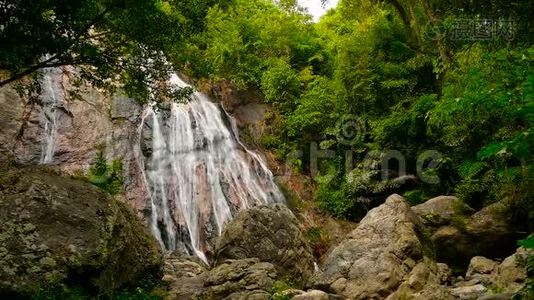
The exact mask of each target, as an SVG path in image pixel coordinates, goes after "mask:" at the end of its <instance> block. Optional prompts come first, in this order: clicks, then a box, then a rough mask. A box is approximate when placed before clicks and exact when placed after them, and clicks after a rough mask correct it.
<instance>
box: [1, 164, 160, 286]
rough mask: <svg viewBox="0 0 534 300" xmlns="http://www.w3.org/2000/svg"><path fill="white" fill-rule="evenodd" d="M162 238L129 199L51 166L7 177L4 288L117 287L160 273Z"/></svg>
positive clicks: (3, 226)
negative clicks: (130, 206)
mask: <svg viewBox="0 0 534 300" xmlns="http://www.w3.org/2000/svg"><path fill="white" fill-rule="evenodd" d="M161 266H162V255H161V252H160V250H159V247H158V245H157V243H156V242H155V241H154V239H153V238H152V236H151V235H150V234H149V233H148V232H147V231H146V230H145V228H144V227H143V226H142V224H141V223H140V222H139V220H138V219H137V217H136V216H135V215H134V214H133V213H132V212H131V211H130V209H128V208H127V207H126V206H125V205H124V204H123V203H120V202H117V201H114V200H112V199H110V198H108V196H107V195H105V194H104V193H102V192H101V191H99V190H98V189H97V188H96V187H94V186H92V185H90V184H88V183H85V182H80V181H77V180H73V179H69V178H65V177H60V176H58V175H55V174H53V173H50V172H48V171H47V170H43V169H38V170H22V171H20V170H19V171H11V172H9V173H7V174H2V176H1V177H0V294H4V295H6V296H7V295H11V296H13V295H19V296H22V295H28V294H32V293H33V292H35V291H36V290H37V289H39V288H42V287H54V286H61V285H67V286H68V285H79V286H83V287H85V288H86V289H88V290H90V291H91V290H92V291H96V290H107V291H109V290H114V289H117V288H120V287H125V286H128V285H130V284H132V285H135V284H137V283H138V281H139V280H141V279H148V280H150V279H154V280H158V279H159V278H161Z"/></svg>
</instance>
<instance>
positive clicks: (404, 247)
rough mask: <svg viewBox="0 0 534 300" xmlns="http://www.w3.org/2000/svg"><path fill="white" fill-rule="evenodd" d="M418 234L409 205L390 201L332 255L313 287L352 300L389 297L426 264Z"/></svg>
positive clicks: (399, 199) (395, 197)
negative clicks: (418, 268) (412, 273)
mask: <svg viewBox="0 0 534 300" xmlns="http://www.w3.org/2000/svg"><path fill="white" fill-rule="evenodd" d="M418 228H419V225H418V218H417V216H416V215H415V214H414V213H413V211H412V210H411V209H410V205H409V204H408V203H407V202H406V200H404V198H402V197H401V196H399V195H396V194H395V195H391V196H390V197H388V198H387V200H386V202H385V203H384V204H382V205H380V206H378V207H376V208H374V209H372V210H371V211H369V213H368V214H367V216H365V218H363V219H362V220H361V222H360V224H359V226H358V227H357V228H356V229H355V230H354V231H353V232H352V233H351V234H350V235H349V236H348V237H347V239H346V240H344V241H343V242H341V244H339V245H338V246H337V247H335V248H334V249H333V250H332V251H331V252H330V253H329V254H328V255H327V257H326V259H325V261H324V263H323V265H322V266H321V272H320V273H319V274H318V275H317V277H316V279H315V280H314V285H315V286H316V287H318V288H320V289H327V290H330V291H334V292H335V293H337V294H340V295H343V296H346V297H349V298H351V299H383V298H385V297H387V296H388V295H390V294H391V293H393V292H394V291H395V290H396V289H397V288H398V287H399V285H400V284H401V282H402V281H403V280H404V278H405V277H407V275H408V274H409V273H410V272H411V270H412V269H413V268H414V267H415V266H416V264H417V263H418V262H419V261H421V260H422V258H423V243H422V242H421V241H420V240H419V236H418V231H419V229H418Z"/></svg>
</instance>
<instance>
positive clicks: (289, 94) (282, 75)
mask: <svg viewBox="0 0 534 300" xmlns="http://www.w3.org/2000/svg"><path fill="white" fill-rule="evenodd" d="M261 90H262V92H263V94H264V95H265V100H267V101H268V102H270V103H276V104H287V105H291V104H293V103H294V102H295V101H296V99H297V97H298V96H299V93H300V81H299V78H298V74H297V73H296V72H295V70H293V68H291V66H290V65H289V63H288V62H287V61H285V60H284V59H279V58H276V59H271V60H270V62H268V67H267V70H266V71H265V72H264V73H263V75H262V76H261Z"/></svg>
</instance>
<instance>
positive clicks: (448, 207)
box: [412, 196, 473, 227]
mask: <svg viewBox="0 0 534 300" xmlns="http://www.w3.org/2000/svg"><path fill="white" fill-rule="evenodd" d="M412 210H413V211H414V212H415V213H416V214H417V215H418V216H419V217H421V219H422V220H423V224H424V225H426V226H430V227H439V226H444V225H449V224H450V223H451V222H452V221H453V219H454V218H455V217H461V216H463V215H466V214H470V213H472V212H473V209H472V208H471V207H469V206H468V205H467V204H465V203H463V202H462V201H460V200H459V199H458V198H456V197H454V196H439V197H436V198H432V199H430V200H428V201H426V202H424V203H422V204H419V205H415V206H413V207H412Z"/></svg>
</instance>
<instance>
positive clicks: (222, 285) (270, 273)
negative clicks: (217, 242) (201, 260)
mask: <svg viewBox="0 0 534 300" xmlns="http://www.w3.org/2000/svg"><path fill="white" fill-rule="evenodd" d="M277 277H278V274H277V272H276V269H275V267H274V266H273V265H272V264H270V263H267V262H260V261H259V260H258V259H257V258H247V259H239V260H226V261H224V262H222V263H221V264H220V265H218V266H217V267H215V268H213V269H212V270H210V271H209V272H208V273H207V276H206V281H205V283H204V291H203V292H202V293H201V294H200V295H199V296H198V297H199V298H200V299H258V300H260V299H265V300H268V299H269V298H270V294H269V293H268V291H269V290H270V289H271V288H272V286H273V283H274V281H275V280H276V278H277Z"/></svg>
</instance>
